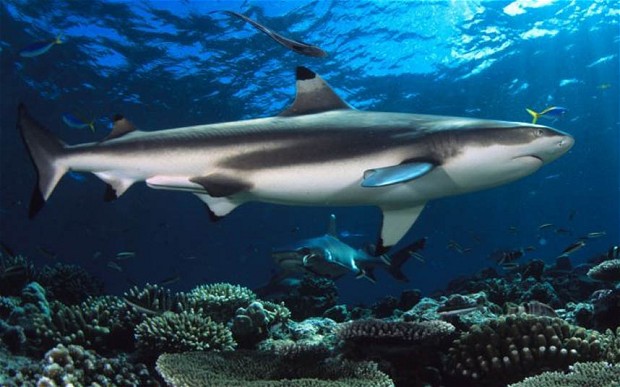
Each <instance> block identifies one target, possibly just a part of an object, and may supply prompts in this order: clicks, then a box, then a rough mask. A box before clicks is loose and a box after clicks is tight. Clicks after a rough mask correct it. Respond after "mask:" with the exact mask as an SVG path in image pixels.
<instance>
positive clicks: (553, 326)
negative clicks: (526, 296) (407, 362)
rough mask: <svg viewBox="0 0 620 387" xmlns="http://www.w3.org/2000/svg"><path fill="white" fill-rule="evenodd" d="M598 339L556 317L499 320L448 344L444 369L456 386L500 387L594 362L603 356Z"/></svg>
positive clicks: (591, 333) (476, 326)
mask: <svg viewBox="0 0 620 387" xmlns="http://www.w3.org/2000/svg"><path fill="white" fill-rule="evenodd" d="M600 338H601V335H600V334H599V333H598V332H595V331H587V330H586V329H584V328H581V327H577V326H573V325H570V324H568V323H567V322H565V321H564V320H562V319H559V318H552V317H543V316H534V315H526V314H522V315H509V316H502V317H500V318H499V319H498V320H491V321H488V322H485V323H483V324H480V325H474V326H472V327H471V328H470V329H469V330H468V331H467V332H464V333H462V334H461V337H460V338H459V339H457V340H454V342H453V344H452V347H451V348H450V350H449V354H448V361H447V363H446V367H445V368H446V371H447V373H448V374H450V375H452V376H453V377H454V378H455V380H456V381H457V382H460V383H463V382H475V384H476V385H479V386H503V385H505V384H507V383H511V382H516V381H518V380H520V379H522V378H524V377H526V376H531V375H535V374H537V373H540V372H542V371H544V370H566V369H568V366H569V365H571V364H573V363H575V362H577V361H591V360H594V361H595V360H600V359H601V358H603V356H604V352H605V348H604V347H603V345H604V344H603V342H602V341H601V340H600Z"/></svg>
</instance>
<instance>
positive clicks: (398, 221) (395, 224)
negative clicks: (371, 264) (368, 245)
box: [375, 203, 426, 255]
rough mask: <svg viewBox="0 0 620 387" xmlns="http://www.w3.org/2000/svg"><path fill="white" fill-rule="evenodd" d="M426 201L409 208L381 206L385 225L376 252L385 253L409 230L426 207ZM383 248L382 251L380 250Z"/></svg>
mask: <svg viewBox="0 0 620 387" xmlns="http://www.w3.org/2000/svg"><path fill="white" fill-rule="evenodd" d="M425 204H426V203H421V204H419V205H417V206H414V207H407V208H381V210H382V211H383V225H382V227H381V238H380V240H379V242H378V243H377V252H376V253H375V254H378V255H380V254H384V253H385V252H387V250H389V248H390V247H391V246H393V245H395V244H396V243H398V241H399V240H400V239H401V238H402V237H403V236H404V235H405V234H406V233H407V231H409V229H410V228H411V226H412V225H413V224H414V223H415V221H416V220H417V219H418V216H420V213H421V212H422V210H423V209H424V205H425ZM380 250H381V251H380Z"/></svg>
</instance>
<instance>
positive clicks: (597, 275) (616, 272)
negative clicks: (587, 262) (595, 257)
mask: <svg viewBox="0 0 620 387" xmlns="http://www.w3.org/2000/svg"><path fill="white" fill-rule="evenodd" d="M588 277H590V278H592V279H595V280H599V281H610V282H618V281H620V259H610V260H607V261H603V262H601V263H599V264H598V265H596V266H594V267H593V268H591V269H590V270H588Z"/></svg>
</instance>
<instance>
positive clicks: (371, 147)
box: [18, 67, 574, 253]
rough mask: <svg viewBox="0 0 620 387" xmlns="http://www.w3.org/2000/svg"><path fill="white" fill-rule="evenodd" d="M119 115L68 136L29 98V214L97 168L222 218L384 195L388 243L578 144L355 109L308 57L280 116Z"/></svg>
mask: <svg viewBox="0 0 620 387" xmlns="http://www.w3.org/2000/svg"><path fill="white" fill-rule="evenodd" d="M116 118H117V119H116V121H115V126H114V129H113V131H112V133H111V134H110V135H109V136H108V137H107V138H106V139H104V140H102V141H100V142H97V143H90V144H78V145H74V146H69V145H66V144H64V143H63V142H62V141H60V140H58V139H57V138H56V137H55V136H54V135H53V134H52V133H51V132H49V131H48V130H47V129H45V128H44V127H43V126H42V125H41V124H39V123H38V122H37V121H35V120H34V119H33V118H32V117H31V116H30V115H29V114H28V112H27V109H26V108H25V106H24V105H23V104H20V107H19V110H18V128H19V129H20V131H21V134H22V138H23V139H24V142H25V144H26V146H27V148H28V150H29V152H30V155H31V158H32V160H33V162H34V164H35V167H36V170H37V173H38V182H37V186H36V188H35V190H34V193H33V196H32V199H31V203H30V213H29V215H30V217H34V216H35V215H36V214H37V213H38V212H39V210H40V209H41V208H42V207H43V205H44V203H45V201H46V200H47V199H48V198H49V196H50V195H51V193H52V191H53V189H54V187H55V186H56V184H57V183H58V181H59V180H60V178H61V177H62V176H63V174H65V173H66V172H68V171H81V172H92V173H94V174H96V175H97V176H98V177H100V178H101V179H102V180H104V181H105V182H106V183H107V184H108V190H107V193H106V197H107V198H109V199H113V198H116V197H119V196H121V195H122V194H123V193H124V192H125V190H127V189H128V188H129V187H130V186H131V185H132V184H133V183H135V182H140V181H145V182H146V183H147V184H148V185H149V186H150V187H152V188H157V189H169V190H179V191H187V192H191V193H194V194H196V195H197V196H198V197H199V198H200V199H201V200H203V201H204V202H205V203H206V204H207V205H208V206H209V209H210V210H211V211H212V213H213V214H214V215H217V216H219V217H221V216H225V215H226V214H228V213H229V212H230V211H232V210H234V209H235V208H236V207H238V206H239V205H241V204H243V203H245V202H248V201H262V202H269V203H279V204H286V205H311V206H312V205H320V206H324V205H338V206H358V205H375V206H379V207H380V208H381V210H382V211H383V222H382V230H381V239H380V240H379V241H378V243H377V246H378V253H381V252H383V251H385V250H386V249H387V248H388V247H389V246H391V245H394V244H395V243H397V242H398V241H399V240H400V239H401V238H402V237H403V235H404V234H405V233H406V232H407V231H408V230H409V228H410V227H411V226H412V225H413V223H414V222H415V220H416V219H417V217H418V216H419V214H420V212H421V211H422V209H423V208H424V205H425V204H426V202H427V201H428V200H432V199H436V198H440V197H444V196H449V195H457V194H461V193H465V192H471V191H476V190H480V189H485V188H490V187H494V186H497V185H501V184H505V183H508V182H510V181H514V180H516V179H519V178H521V177H524V176H527V175H529V174H531V173H533V172H535V171H536V170H537V169H539V168H540V167H541V166H542V165H544V164H546V163H548V162H550V161H553V160H555V159H557V158H558V157H560V156H561V155H562V154H564V153H566V152H567V151H568V150H569V149H570V148H571V146H572V145H573V143H574V140H573V138H572V137H571V136H570V135H568V134H566V133H563V132H560V131H558V130H555V129H552V128H549V127H545V126H540V125H533V124H526V123H516V122H506V121H494V120H479V119H473V118H459V117H444V116H431V115H420V114H406V113H384V112H363V111H357V110H355V109H352V108H351V107H350V106H349V105H347V104H346V103H345V102H344V101H342V100H341V99H340V98H339V97H338V96H337V95H336V94H335V93H334V91H333V90H332V89H331V88H330V87H329V85H327V83H325V81H323V80H322V79H321V77H319V76H318V75H316V74H315V73H314V72H312V71H311V70H308V69H307V68H304V67H299V68H298V69H297V93H296V97H295V101H294V103H293V104H292V105H291V106H290V107H289V108H288V109H286V110H285V111H284V112H282V113H281V114H280V115H278V116H275V117H269V118H261V119H255V120H246V121H236V122H228V123H221V124H210V125H200V126H195V127H186V128H176V129H168V130H162V131H153V132H142V131H137V130H135V129H134V128H133V126H132V125H131V124H130V123H129V122H128V121H127V120H126V119H124V118H122V117H116Z"/></svg>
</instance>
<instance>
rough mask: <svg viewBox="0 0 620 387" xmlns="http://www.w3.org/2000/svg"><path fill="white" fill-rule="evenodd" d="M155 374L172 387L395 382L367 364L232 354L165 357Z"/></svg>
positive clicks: (379, 385) (377, 386)
mask: <svg viewBox="0 0 620 387" xmlns="http://www.w3.org/2000/svg"><path fill="white" fill-rule="evenodd" d="M157 371H158V372H159V373H160V374H161V375H162V377H163V378H164V380H165V381H166V383H168V384H169V385H171V386H174V387H185V386H187V387H189V386H207V385H208V386H211V387H228V386H248V387H251V386H273V387H275V386H282V387H284V386H291V387H295V386H297V387H302V386H303V387H319V386H321V387H348V386H356V387H366V386H367V387H371V386H372V387H388V386H393V385H394V383H393V382H392V381H391V380H390V379H389V377H388V376H387V375H385V374H384V373H382V372H380V371H379V370H378V369H377V367H376V365H375V364H373V363H368V362H351V361H346V360H344V361H343V360H333V359H325V360H324V361H320V362H308V361H303V360H302V361H298V362H293V361H291V359H290V358H288V357H286V356H281V355H275V354H272V353H261V352H245V351H235V352H228V353H206V352H190V353H183V354H164V355H161V356H160V357H159V359H158V360H157Z"/></svg>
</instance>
